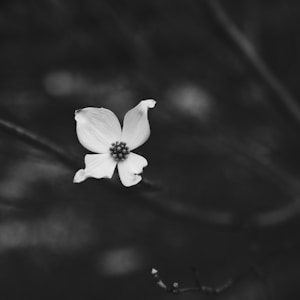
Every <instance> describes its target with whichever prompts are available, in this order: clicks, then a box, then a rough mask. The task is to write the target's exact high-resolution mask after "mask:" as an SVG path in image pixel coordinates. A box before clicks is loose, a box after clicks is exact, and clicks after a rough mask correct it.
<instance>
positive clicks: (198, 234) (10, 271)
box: [0, 0, 300, 300]
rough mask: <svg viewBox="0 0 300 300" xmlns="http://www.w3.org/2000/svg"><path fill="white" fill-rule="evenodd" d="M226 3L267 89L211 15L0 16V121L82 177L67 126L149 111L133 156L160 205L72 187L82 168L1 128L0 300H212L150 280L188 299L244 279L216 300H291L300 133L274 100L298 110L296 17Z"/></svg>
mask: <svg viewBox="0 0 300 300" xmlns="http://www.w3.org/2000/svg"><path fill="white" fill-rule="evenodd" d="M220 2H222V5H223V9H224V10H225V11H226V13H227V14H228V15H229V17H230V20H231V21H232V22H233V24H235V25H236V26H237V28H239V30H241V32H243V34H244V35H245V37H247V39H248V40H249V41H250V42H251V45H253V47H255V49H256V50H257V53H259V55H260V56H261V57H262V59H263V61H262V63H263V64H266V65H267V66H268V67H269V69H270V72H272V74H273V75H275V76H276V77H277V78H278V82H277V81H276V82H275V83H274V84H273V87H272V86H270V85H269V84H268V83H267V82H266V80H265V78H264V76H263V75H262V74H260V72H258V71H257V67H255V66H254V65H253V64H252V63H251V61H250V60H249V58H248V57H247V55H245V53H243V51H241V49H240V48H239V46H238V45H237V44H236V43H235V42H234V41H233V40H232V39H231V38H230V36H229V35H228V32H227V29H226V27H225V26H223V25H224V24H223V25H222V24H221V23H220V22H219V21H218V18H217V17H216V15H215V12H214V11H213V10H212V8H211V7H210V6H209V5H208V4H207V1H197V0H188V1H179V0H173V1H153V0H152V1H149V0H142V1H127V0H125V1H119V0H113V1H110V0H107V1H102V0H86V1H81V0H72V1H69V0H40V1H33V0H31V1H21V0H9V1H8V0H6V1H4V0H3V1H1V4H0V36H1V46H0V66H1V67H0V78H1V80H0V119H1V120H2V119H3V120H6V121H9V122H11V123H13V124H16V125H17V126H20V127H23V128H25V129H26V130H29V131H31V132H33V133H34V134H35V135H37V136H38V138H39V137H42V138H44V139H47V140H48V141H49V142H50V143H53V144H55V145H58V146H59V147H60V148H61V149H62V151H63V153H64V155H65V156H66V157H72V158H74V159H75V160H76V161H77V164H78V165H79V166H83V157H84V154H85V153H86V150H85V149H83V148H82V147H81V145H80V144H79V142H78V141H77V137H76V133H75V122H74V119H73V114H74V110H75V109H78V108H83V107H86V106H96V107H106V108H109V109H111V110H113V111H114V112H115V113H116V114H117V115H118V116H119V118H120V120H122V118H123V116H124V114H125V113H126V111H127V110H129V109H130V108H132V107H133V106H135V105H136V104H137V103H138V102H139V101H140V100H142V99H147V98H153V99H156V100H157V106H156V108H155V109H153V110H151V111H150V112H149V118H150V124H151V129H152V132H151V138H150V139H149V140H148V141H147V143H145V144H144V145H143V146H142V147H141V148H139V149H138V152H139V153H140V154H142V155H143V156H145V157H146V158H147V159H148V161H149V166H148V167H147V168H146V169H145V170H144V175H143V176H144V178H145V179H147V182H150V183H151V184H150V185H154V187H149V185H143V184H140V185H139V186H137V187H133V188H130V189H127V188H124V187H122V186H121V183H120V182H119V179H118V177H117V175H116V176H115V177H114V178H113V179H112V180H111V181H108V180H95V179H90V180H87V181H86V182H84V183H82V184H77V185H75V184H73V183H72V179H73V176H74V173H75V171H76V167H70V164H68V163H66V161H65V160H64V159H58V158H57V156H55V155H53V154H52V153H50V152H49V151H48V150H47V149H41V148H40V147H37V145H36V144H34V143H32V142H31V141H29V140H28V139H26V138H20V135H17V134H15V132H14V131H13V130H7V128H6V129H5V126H2V125H1V129H0V161H1V172H0V297H1V298H2V299H4V300H5V299H18V300H19V299H30V300H34V299H45V300H47V299H72V300H76V299H91V300H94V299H110V300H115V299H145V300H147V299H149V300H152V299H156V300H158V299H174V298H175V297H177V298H178V299H209V298H210V297H209V296H207V295H203V294H201V293H188V294H183V295H180V296H176V295H172V294H168V293H165V292H164V291H163V290H162V289H160V288H159V287H158V286H157V285H156V284H155V281H154V280H153V278H152V276H151V274H150V271H151V268H153V267H155V268H157V269H158V270H159V272H160V275H161V277H162V278H163V279H164V280H165V281H166V282H167V283H171V282H173V281H178V282H179V283H180V286H183V287H185V286H188V287H189V286H194V285H195V284H194V279H193V274H192V267H196V268H197V269H198V272H199V278H200V279H201V281H202V283H203V284H205V285H210V286H218V285H222V284H224V283H225V282H227V280H228V279H229V278H233V279H234V280H235V279H237V278H239V280H235V281H236V283H235V284H234V286H233V287H232V288H231V289H229V290H228V291H226V292H224V293H221V294H219V295H217V296H216V299H299V296H300V288H299V286H300V285H299V283H300V279H299V278H300V276H299V275H300V260H299V248H300V245H299V226H300V223H299V213H300V198H299V197H300V186H299V179H300V155H299V153H300V135H299V128H300V124H299V122H298V121H297V120H296V119H295V118H294V117H293V114H292V113H291V111H290V110H289V109H287V107H286V99H285V97H284V95H280V94H278V93H277V92H278V91H277V92H276V89H275V90H274V86H276V87H278V86H281V84H282V85H283V86H285V88H286V89H287V90H288V91H289V92H290V93H291V94H292V95H293V96H294V97H295V99H296V104H299V106H300V101H298V102H297V97H298V96H299V95H300V85H299V78H300V77H299V74H300V69H299V66H300V40H299V36H300V21H299V20H300V18H299V16H300V3H299V2H298V1H293V0H285V1H284V0H272V1H267V0H251V1H250V0H230V1H220ZM240 42H242V40H240ZM241 274H243V275H241ZM240 275H241V276H240Z"/></svg>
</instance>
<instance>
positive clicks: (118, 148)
mask: <svg viewBox="0 0 300 300" xmlns="http://www.w3.org/2000/svg"><path fill="white" fill-rule="evenodd" d="M109 151H110V155H111V156H112V157H113V159H114V160H115V161H122V160H125V159H126V158H127V155H128V154H129V150H128V147H127V146H126V143H124V142H115V143H112V144H111V147H110V148H109Z"/></svg>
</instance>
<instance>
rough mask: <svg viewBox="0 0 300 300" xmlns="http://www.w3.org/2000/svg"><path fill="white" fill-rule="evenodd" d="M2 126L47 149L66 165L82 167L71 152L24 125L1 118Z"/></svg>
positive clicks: (0, 126)
mask: <svg viewBox="0 0 300 300" xmlns="http://www.w3.org/2000/svg"><path fill="white" fill-rule="evenodd" d="M0 128H2V129H4V130H6V131H8V132H9V133H12V134H13V135H15V136H17V137H18V138H20V139H22V140H24V141H26V142H27V143H29V144H31V145H33V146H35V147H37V148H40V149H41V150H44V151H47V152H49V153H51V154H53V155H54V156H55V157H56V158H58V159H59V160H60V161H61V162H62V163H63V164H64V165H66V166H67V167H69V168H72V169H77V168H80V165H79V164H78V162H77V160H76V159H75V158H74V157H72V156H71V155H70V153H69V152H67V151H66V150H64V149H62V148H60V147H59V146H57V145H56V144H54V143H52V142H51V141H49V140H47V139H45V138H44V137H42V136H39V135H37V134H35V133H33V132H31V131H30V130H27V129H25V128H24V127H21V126H18V125H16V124H14V123H12V122H9V121H6V120H4V119H0Z"/></svg>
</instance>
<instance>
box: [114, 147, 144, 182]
mask: <svg viewBox="0 0 300 300" xmlns="http://www.w3.org/2000/svg"><path fill="white" fill-rule="evenodd" d="M147 165H148V162H147V160H146V159H145V158H144V157H143V156H141V155H138V154H135V153H132V152H131V153H130V154H129V155H128V157H127V159H126V160H124V161H121V162H119V163H118V172H119V176H120V180H121V182H122V183H123V185H124V186H127V187H128V186H132V185H135V184H137V183H139V182H140V181H141V180H142V176H140V175H138V174H140V173H142V172H143V168H145V167H146V166H147Z"/></svg>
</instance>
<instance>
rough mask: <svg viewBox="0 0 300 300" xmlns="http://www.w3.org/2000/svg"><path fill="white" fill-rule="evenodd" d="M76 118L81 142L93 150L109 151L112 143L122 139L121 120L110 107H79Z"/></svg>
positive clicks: (97, 151) (99, 151)
mask: <svg viewBox="0 0 300 300" xmlns="http://www.w3.org/2000/svg"><path fill="white" fill-rule="evenodd" d="M75 120H76V122H77V126H76V131H77V137H78V140H79V142H80V143H81V144H82V146H83V147H85V148H86V149H88V150H90V151H92V152H96V153H105V152H108V151H109V147H110V145H111V144H112V143H114V142H116V141H120V137H121V125H120V122H119V120H118V118H117V117H116V115H115V114H114V113H113V112H112V111H110V110H109V109H105V108H97V107H86V108H83V109H79V110H76V112H75Z"/></svg>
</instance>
